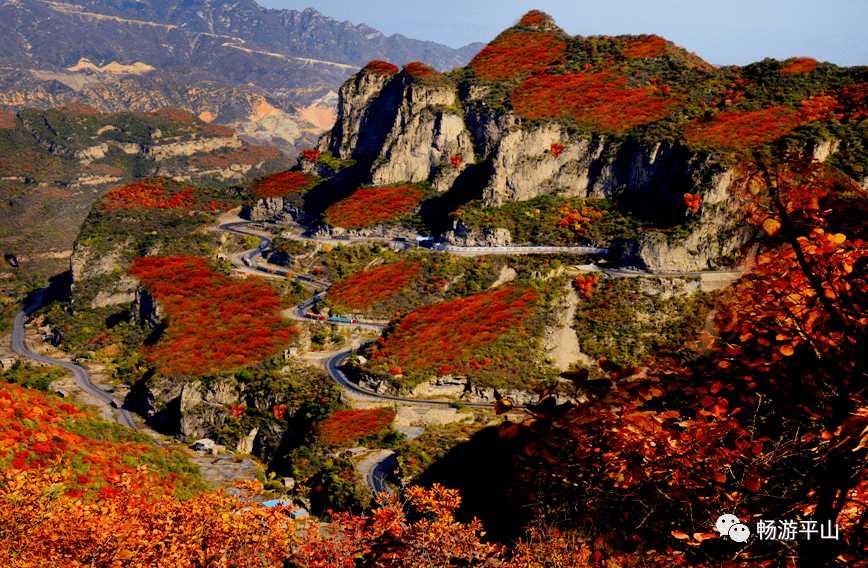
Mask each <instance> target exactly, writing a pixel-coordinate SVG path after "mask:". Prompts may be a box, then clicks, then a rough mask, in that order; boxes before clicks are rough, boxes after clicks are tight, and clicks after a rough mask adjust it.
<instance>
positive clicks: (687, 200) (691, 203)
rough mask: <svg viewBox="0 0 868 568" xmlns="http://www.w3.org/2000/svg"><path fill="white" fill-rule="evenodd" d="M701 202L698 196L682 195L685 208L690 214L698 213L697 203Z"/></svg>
mask: <svg viewBox="0 0 868 568" xmlns="http://www.w3.org/2000/svg"><path fill="white" fill-rule="evenodd" d="M701 200H702V198H701V197H700V196H698V195H693V194H690V193H685V194H684V204H685V205H687V208H688V209H690V212H691V213H694V214H695V213H698V212H699V202H700V201H701Z"/></svg>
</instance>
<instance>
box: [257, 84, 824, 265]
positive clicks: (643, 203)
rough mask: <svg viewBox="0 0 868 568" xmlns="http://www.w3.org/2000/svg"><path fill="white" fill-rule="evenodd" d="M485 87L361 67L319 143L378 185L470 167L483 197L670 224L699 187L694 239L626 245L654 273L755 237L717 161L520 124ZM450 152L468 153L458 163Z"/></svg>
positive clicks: (482, 235)
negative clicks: (613, 204)
mask: <svg viewBox="0 0 868 568" xmlns="http://www.w3.org/2000/svg"><path fill="white" fill-rule="evenodd" d="M485 90H486V87H484V86H478V85H476V86H472V85H471V86H466V87H462V88H460V89H456V88H453V87H451V86H449V85H448V84H427V83H420V82H418V81H414V80H413V79H412V78H411V77H409V76H408V75H407V74H406V73H405V72H401V73H398V74H396V75H393V76H388V75H372V74H368V73H365V72H362V73H359V74H357V75H356V76H354V77H352V78H351V79H350V80H348V81H347V82H346V83H345V84H344V85H343V87H341V89H340V93H339V101H338V122H337V123H336V124H335V126H334V128H333V129H332V130H331V132H329V133H328V134H327V135H325V136H324V137H323V138H322V139H321V140H320V143H319V148H320V149H321V150H323V151H325V150H329V151H331V152H332V153H333V154H334V155H335V156H338V157H340V158H342V159H346V158H351V159H353V160H355V161H356V164H357V167H356V172H355V173H356V174H358V173H359V168H361V170H363V171H365V172H368V175H369V180H370V183H373V184H377V185H384V184H389V183H397V182H405V181H410V182H420V181H427V182H429V183H431V184H432V186H433V187H434V188H436V189H437V190H439V191H447V190H449V189H453V188H458V187H459V186H460V182H461V179H462V176H464V174H466V173H468V174H469V173H470V172H472V173H473V176H472V177H473V179H474V184H475V187H479V186H480V185H481V186H482V187H483V189H482V201H483V202H484V203H485V204H486V205H501V204H503V203H506V202H510V201H524V200H527V199H531V198H534V197H538V196H541V195H546V194H550V193H554V192H557V193H558V194H559V195H564V196H567V197H572V196H575V197H600V198H617V199H618V200H619V201H620V202H621V203H622V204H628V205H629V207H630V208H632V209H635V210H639V211H643V212H644V214H646V215H647V216H649V217H656V218H658V219H660V220H661V221H662V223H663V224H664V225H665V224H670V225H673V226H675V225H680V224H682V223H683V222H684V221H685V219H686V218H687V216H688V212H687V209H686V206H685V204H684V194H685V193H692V194H698V195H700V196H701V198H702V209H701V211H700V213H698V214H697V215H699V219H698V221H699V222H698V223H694V226H693V230H692V233H691V235H690V236H689V237H688V238H687V239H682V241H680V242H675V241H673V242H671V243H670V242H662V241H659V240H654V239H653V238H651V237H648V238H643V239H640V240H639V241H637V242H634V243H630V244H628V246H626V247H625V248H624V249H623V253H624V254H625V256H626V258H627V260H628V264H631V265H633V266H637V267H642V268H646V269H649V270H660V271H673V272H674V271H688V270H700V269H703V268H709V267H714V266H716V261H717V260H718V259H719V258H720V257H721V256H723V255H727V254H732V253H733V252H734V251H735V250H737V249H738V248H739V247H740V246H742V245H743V244H745V243H746V242H747V240H749V239H750V237H751V236H752V232H751V231H750V230H747V229H742V228H741V225H742V218H741V217H740V216H739V215H737V214H736V213H737V210H738V204H737V203H735V202H734V201H733V199H732V197H731V195H730V193H729V187H730V185H731V184H732V181H733V179H734V174H733V172H732V171H730V170H729V169H727V168H726V167H723V166H722V165H720V164H719V163H718V162H717V161H716V160H715V159H713V158H712V157H709V156H707V155H704V154H698V153H696V152H693V151H692V150H690V149H689V148H687V147H686V146H684V145H682V144H680V143H678V142H672V143H665V144H664V143H658V144H655V145H648V144H642V143H639V142H633V141H625V140H614V139H611V138H610V137H607V136H603V135H595V136H589V135H583V134H580V133H577V132H575V131H568V130H567V129H566V128H565V127H564V126H563V125H561V124H559V123H556V122H549V123H545V122H543V123H534V124H529V123H524V122H523V121H522V120H521V119H520V118H519V117H517V116H515V115H514V114H512V113H509V112H506V113H503V112H501V113H500V114H495V113H494V112H493V111H490V110H489V109H488V108H487V107H486V106H485V105H484V104H482V103H481V102H480V101H481V98H482V97H483V96H484V94H485ZM555 143H561V144H563V150H562V152H561V153H560V155H558V156H557V157H555V156H553V155H552V153H551V146H552V144H555ZM834 150H835V147H834V144H833V143H830V144H829V145H828V147H827V146H822V147H820V146H818V147H817V148H815V150H814V154H815V157H816V158H817V159H824V158H825V157H826V156H828V155H829V154H831V153H832V152H834ZM453 156H456V157H460V158H461V161H460V164H459V166H458V167H457V168H456V167H454V166H453V164H452V163H451V158H452V157H453ZM303 169H305V170H310V171H316V173H322V172H325V170H327V169H328V168H325V167H324V166H322V165H318V164H303ZM327 175H328V176H329V177H332V178H335V177H339V175H340V174H334V175H333V174H330V173H327ZM462 187H463V186H462ZM263 207H264V208H269V207H270V206H268V205H265V206H263ZM442 240H444V241H446V242H449V243H452V244H457V245H465V246H472V245H489V246H505V245H509V244H514V243H513V242H512V239H511V236H510V235H509V232H508V231H506V230H504V229H493V230H487V231H470V230H468V229H467V227H465V226H463V225H461V224H460V223H454V224H453V226H452V228H451V229H450V230H449V231H447V232H446V233H445V234H443V235H442ZM516 244H517V243H516Z"/></svg>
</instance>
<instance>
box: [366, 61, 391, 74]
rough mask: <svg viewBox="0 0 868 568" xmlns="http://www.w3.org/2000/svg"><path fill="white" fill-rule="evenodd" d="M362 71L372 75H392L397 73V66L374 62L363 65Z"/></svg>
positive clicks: (384, 62)
mask: <svg viewBox="0 0 868 568" xmlns="http://www.w3.org/2000/svg"><path fill="white" fill-rule="evenodd" d="M364 71H365V72H367V73H371V74H372V75H394V74H396V73H397V72H398V66H397V65H392V64H391V63H388V62H386V61H379V60H376V59H375V60H374V61H371V62H370V63H368V64H367V65H365V67H364Z"/></svg>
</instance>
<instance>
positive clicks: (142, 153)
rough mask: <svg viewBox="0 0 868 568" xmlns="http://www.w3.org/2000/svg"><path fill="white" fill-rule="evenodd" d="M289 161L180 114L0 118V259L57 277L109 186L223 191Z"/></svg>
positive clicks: (51, 113) (58, 112) (40, 113)
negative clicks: (160, 181) (162, 179)
mask: <svg viewBox="0 0 868 568" xmlns="http://www.w3.org/2000/svg"><path fill="white" fill-rule="evenodd" d="M291 163H292V161H291V160H290V158H288V157H287V156H286V155H284V154H283V153H282V152H280V151H279V150H277V149H276V148H272V147H263V146H251V145H249V144H247V143H245V142H244V141H242V140H240V139H239V138H238V137H237V136H236V135H235V133H234V132H233V131H232V130H231V129H229V128H226V127H223V126H218V125H214V124H208V123H207V122H204V121H202V120H200V119H198V118H197V117H195V116H194V115H192V114H190V113H188V112H186V111H182V110H179V109H168V110H162V111H155V112H152V113H148V114H146V113H135V112H121V113H114V114H108V113H99V112H97V111H96V110H95V109H93V108H91V107H87V106H85V105H81V104H75V105H70V106H67V107H59V108H55V109H49V110H37V109H29V108H24V109H21V110H20V111H18V113H17V114H16V115H13V114H11V113H6V112H0V176H3V177H2V179H3V188H2V195H3V200H4V202H3V205H2V207H3V232H2V235H0V253H2V254H3V255H4V256H5V258H6V259H7V261H8V262H9V264H10V265H12V266H13V267H16V268H19V269H20V270H23V271H25V272H33V271H37V272H40V273H42V274H44V275H50V274H54V273H56V272H59V271H60V270H62V268H61V263H63V264H65V263H66V261H65V260H61V259H66V258H68V257H69V254H70V253H71V251H72V245H73V241H74V240H75V238H76V236H77V235H78V231H79V228H80V226H81V223H82V221H83V220H84V218H85V217H86V216H87V214H88V212H89V211H90V208H91V206H92V204H93V202H94V201H95V200H97V199H99V198H100V196H101V195H102V194H103V193H104V192H105V191H106V190H107V189H109V188H113V187H117V186H119V185H124V184H126V183H130V182H133V181H137V180H139V179H141V178H143V177H147V176H153V175H159V176H169V177H173V178H176V179H179V180H185V181H188V182H193V183H202V184H208V185H212V186H226V185H230V184H233V183H238V182H242V181H245V180H248V179H253V178H255V177H257V176H261V175H264V174H269V173H274V172H277V171H281V170H284V169H286V168H287V167H289V166H290V165H291Z"/></svg>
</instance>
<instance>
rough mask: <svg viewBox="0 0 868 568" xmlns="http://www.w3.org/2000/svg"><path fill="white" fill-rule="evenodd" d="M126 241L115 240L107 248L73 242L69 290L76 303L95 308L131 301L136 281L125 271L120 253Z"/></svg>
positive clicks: (133, 297)
mask: <svg viewBox="0 0 868 568" xmlns="http://www.w3.org/2000/svg"><path fill="white" fill-rule="evenodd" d="M127 246H128V244H127V243H125V242H124V243H116V244H114V245H112V246H111V248H110V249H109V250H108V251H105V250H98V249H96V248H94V247H92V246H88V245H86V244H83V243H80V242H78V243H76V244H75V246H74V248H73V251H72V255H70V257H69V267H70V270H71V271H72V293H73V298H74V299H75V300H76V301H77V302H81V303H84V304H87V305H89V306H91V307H94V308H99V307H105V306H113V305H117V304H124V303H127V302H132V301H133V300H135V297H136V287H137V286H138V280H137V279H136V278H134V277H132V276H130V275H129V274H127V273H126V271H125V269H124V267H123V266H122V265H121V255H122V253H123V252H124V251H125V249H126V248H127ZM116 275H119V277H117V278H115V277H114V276H116Z"/></svg>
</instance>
